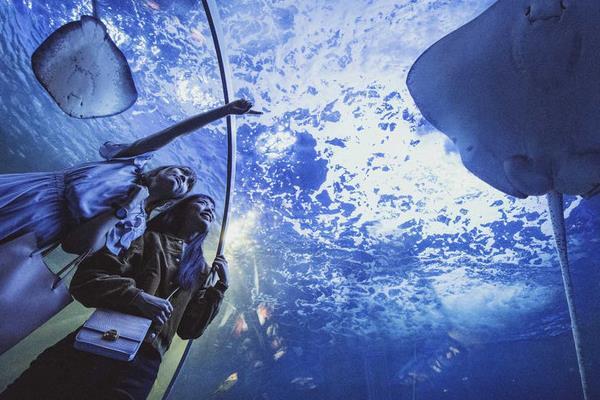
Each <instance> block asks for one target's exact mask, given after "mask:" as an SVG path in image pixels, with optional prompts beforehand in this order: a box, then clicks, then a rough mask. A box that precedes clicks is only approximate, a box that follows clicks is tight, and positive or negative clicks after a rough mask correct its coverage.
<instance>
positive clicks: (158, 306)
mask: <svg viewBox="0 0 600 400" xmlns="http://www.w3.org/2000/svg"><path fill="white" fill-rule="evenodd" d="M133 305H134V306H135V307H136V308H137V309H138V310H140V312H141V313H142V316H144V317H146V318H148V319H151V320H153V321H154V322H157V323H158V324H160V325H164V324H165V323H166V322H167V320H168V319H169V317H170V316H171V313H172V312H173V306H172V305H171V302H169V300H166V299H163V298H161V297H156V296H152V295H151V294H148V293H146V292H141V293H140V294H139V295H138V296H137V297H136V298H135V300H134V301H133Z"/></svg>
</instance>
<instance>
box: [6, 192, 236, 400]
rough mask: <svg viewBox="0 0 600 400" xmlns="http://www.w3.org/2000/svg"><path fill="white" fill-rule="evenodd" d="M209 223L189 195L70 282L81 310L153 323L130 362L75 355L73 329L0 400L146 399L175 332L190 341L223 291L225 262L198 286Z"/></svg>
mask: <svg viewBox="0 0 600 400" xmlns="http://www.w3.org/2000/svg"><path fill="white" fill-rule="evenodd" d="M214 218H215V217H214V202H213V201H212V199H211V198H210V197H208V196H204V195H194V196H189V197H187V198H185V199H183V200H181V201H180V202H178V203H177V204H176V205H175V206H173V207H172V208H170V209H169V210H167V211H165V212H164V213H162V214H161V215H160V216H158V217H156V218H155V219H154V220H152V221H151V222H150V223H149V224H148V229H147V231H146V233H145V234H144V235H143V236H142V237H141V238H139V239H137V240H135V241H134V242H133V244H132V245H131V247H130V248H129V249H128V250H126V251H124V252H123V254H122V255H121V256H120V257H118V256H115V255H114V254H112V253H111V252H110V251H108V250H107V249H103V250H101V251H99V252H97V253H96V254H94V255H92V256H91V257H89V258H87V259H86V260H85V261H84V262H83V263H82V265H81V266H80V267H79V269H78V270H77V272H76V274H75V276H74V277H73V281H72V283H71V292H72V294H73V296H74V297H75V298H76V299H77V300H79V301H80V302H82V303H83V304H84V305H86V306H88V307H102V308H107V309H112V310H115V311H119V312H125V313H131V314H137V315H141V316H145V317H147V318H150V319H152V320H153V321H154V323H153V325H152V327H151V328H150V332H151V333H150V334H149V335H148V336H147V340H146V341H145V342H144V343H143V344H142V346H141V348H140V350H139V351H138V353H137V355H136V357H135V358H134V359H133V361H131V362H125V361H117V360H113V359H110V358H106V357H102V356H98V355H94V354H91V353H86V352H82V351H78V350H76V349H74V347H73V343H74V338H75V335H76V332H73V333H72V334H70V335H68V336H67V337H65V338H64V339H63V340H61V341H60V342H58V343H57V344H55V345H54V346H52V347H50V348H48V349H46V350H45V351H44V352H43V353H42V354H41V355H40V356H39V357H38V358H37V359H36V360H35V361H34V362H33V363H32V364H31V366H30V367H29V369H28V370H27V371H25V372H24V373H23V374H22V375H21V376H20V377H19V378H18V379H17V380H16V381H15V382H14V383H13V384H11V385H9V386H8V387H7V388H6V390H5V391H4V392H3V393H1V394H0V400H8V399H19V400H30V399H31V400H33V399H36V400H37V399H46V400H52V399H56V400H58V399H60V400H69V399H113V400H117V399H136V400H137V399H145V398H146V397H147V396H148V394H149V392H150V390H151V389H152V385H153V384H154V381H155V379H156V376H157V373H158V369H159V367H160V363H161V361H162V356H163V355H164V353H165V352H166V351H167V350H168V348H169V346H170V344H171V340H172V339H173V337H174V335H175V333H177V334H178V335H179V336H180V337H181V338H182V339H191V338H197V337H199V336H200V335H202V333H203V332H204V330H205V329H206V327H207V326H208V324H209V323H210V322H211V321H212V320H213V319H214V317H215V316H216V315H217V313H218V311H219V307H220V304H221V302H222V299H223V295H224V292H225V290H226V289H227V286H228V265H227V261H226V260H225V258H224V257H222V256H218V257H217V258H216V259H215V261H214V262H213V270H214V271H215V272H216V274H217V276H218V281H217V283H216V284H215V285H213V286H210V287H208V288H205V282H206V278H207V274H208V265H207V263H206V261H205V260H204V257H203V252H202V244H203V242H204V239H205V238H206V234H207V233H208V230H209V228H210V226H211V224H212V221H213V220H214ZM177 288H180V289H179V290H177V291H176V293H175V294H174V295H173V296H172V298H171V301H168V300H166V298H167V297H169V295H171V294H172V293H173V292H174V291H175V290H176V289H177Z"/></svg>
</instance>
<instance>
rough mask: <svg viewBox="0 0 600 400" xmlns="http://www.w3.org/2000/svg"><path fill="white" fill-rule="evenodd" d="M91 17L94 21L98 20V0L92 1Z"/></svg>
mask: <svg viewBox="0 0 600 400" xmlns="http://www.w3.org/2000/svg"><path fill="white" fill-rule="evenodd" d="M92 15H93V16H94V18H96V19H100V7H99V6H98V0H92Z"/></svg>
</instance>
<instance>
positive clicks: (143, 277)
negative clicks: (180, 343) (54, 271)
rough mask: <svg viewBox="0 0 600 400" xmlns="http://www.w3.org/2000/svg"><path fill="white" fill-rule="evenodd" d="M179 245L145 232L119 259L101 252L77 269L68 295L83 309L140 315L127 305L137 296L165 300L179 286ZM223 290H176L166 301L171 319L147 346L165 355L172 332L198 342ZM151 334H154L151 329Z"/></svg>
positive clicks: (170, 238)
mask: <svg viewBox="0 0 600 400" xmlns="http://www.w3.org/2000/svg"><path fill="white" fill-rule="evenodd" d="M183 245H184V242H183V241H182V240H181V239H179V238H177V237H174V236H171V235H169V234H166V233H162V232H154V231H146V233H145V234H144V236H142V237H141V238H139V239H137V240H136V241H134V242H133V243H132V244H131V246H130V248H129V250H127V251H125V252H123V253H121V254H120V255H119V256H115V255H114V254H112V253H111V252H110V251H108V250H106V249H104V250H101V251H99V252H98V253H96V254H94V255H92V256H90V257H88V258H86V259H85V260H84V261H83V262H82V264H81V265H80V266H79V268H78V269H77V272H76V273H75V275H74V276H73V280H72V281H71V294H72V295H73V297H75V299H77V300H78V301H80V302H81V303H82V304H83V305H85V306H86V307H96V308H107V309H112V310H115V311H120V312H124V313H130V314H139V311H138V310H137V309H136V308H135V307H133V305H132V303H133V300H134V299H135V297H136V296H138V295H139V293H140V292H141V291H144V292H146V293H148V294H151V295H154V296H158V297H162V298H167V297H169V295H170V294H171V293H172V292H173V291H174V290H175V289H176V288H177V287H178V285H177V274H178V269H179V264H180V261H181V258H182V253H183ZM224 290H225V288H224V287H223V286H220V285H217V287H210V288H208V289H203V288H199V287H195V288H192V289H187V290H184V289H181V290H179V291H178V292H177V293H176V294H175V295H174V296H173V297H172V298H171V300H170V301H171V304H172V305H173V312H172V314H171V317H170V318H169V320H168V322H167V323H166V324H165V325H164V326H163V327H162V328H161V329H160V332H158V335H157V336H156V338H155V339H154V340H153V341H152V343H151V344H152V347H154V348H155V349H156V350H158V352H159V353H160V354H164V353H165V351H167V349H168V348H169V346H170V344H171V340H172V339H173V336H174V335H175V333H177V334H178V335H179V336H180V337H181V338H182V339H194V338H198V337H200V335H202V333H204V330H205V329H206V327H207V326H208V324H210V322H211V321H212V320H213V319H214V318H215V316H216V315H217V313H218V312H219V306H220V305H221V302H222V300H223V292H224ZM150 329H151V330H152V329H154V330H155V331H156V327H155V326H154V325H153V326H152V327H151V328H150Z"/></svg>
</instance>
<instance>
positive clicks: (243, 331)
mask: <svg viewBox="0 0 600 400" xmlns="http://www.w3.org/2000/svg"><path fill="white" fill-rule="evenodd" d="M100 3H101V4H102V5H103V7H104V8H103V12H102V15H103V20H104V22H105V23H106V24H107V26H108V27H109V30H110V33H111V36H112V37H113V39H114V40H115V42H116V43H117V45H118V46H119V47H120V49H121V50H122V51H123V52H124V54H125V55H126V57H127V58H128V60H129V62H130V64H131V66H132V71H133V74H134V79H135V81H136V85H137V88H138V91H139V92H140V98H139V100H138V102H137V103H136V105H134V106H133V107H132V108H131V109H130V110H128V111H127V112H125V113H123V114H121V115H119V116H115V117H111V118H105V119H97V120H85V121H82V120H75V119H72V118H69V117H67V116H66V115H64V114H63V113H62V112H61V111H60V110H59V109H58V107H56V105H55V104H54V103H53V102H52V100H51V99H50V98H49V97H48V96H47V94H46V93H45V92H44V91H43V89H42V88H41V87H40V86H39V84H38V83H37V82H36V81H35V78H34V76H33V73H32V72H31V68H30V65H29V57H30V55H31V53H32V52H33V50H34V49H35V48H36V46H37V45H38V44H39V43H41V41H42V40H43V39H44V38H45V37H47V35H49V34H50V33H51V32H52V31H53V30H54V29H56V28H58V27H59V26H61V25H62V24H64V23H66V22H68V21H71V20H74V19H77V18H78V17H79V16H80V15H81V14H82V13H88V14H89V13H90V4H89V2H82V1H72V0H69V1H58V0H52V1H48V0H45V1H20V0H14V1H8V0H6V1H1V2H0V29H1V30H2V32H1V37H0V46H1V47H0V51H1V54H2V57H1V61H0V62H1V65H0V92H1V93H2V101H1V102H0V115H1V120H2V124H1V125H0V157H1V158H0V159H1V160H2V163H1V166H0V172H18V171H40V170H53V169H58V168H61V167H64V166H67V165H72V164H75V163H80V162H84V161H88V160H93V159H97V158H98V156H97V154H96V151H97V148H98V146H99V144H100V143H102V142H104V141H105V140H113V141H131V140H133V139H135V138H138V137H140V136H143V135H145V134H148V133H152V132H154V131H156V130H158V129H161V128H163V127H166V126H168V125H169V124H172V123H173V122H175V121H178V120H180V119H182V118H185V117H186V116H188V115H192V114H194V113H198V112H201V111H203V110H206V109H208V108H210V107H214V106H216V105H219V104H221V99H222V94H221V92H220V81H219V75H218V74H219V73H218V68H217V61H216V57H215V53H214V50H213V48H212V40H211V36H210V31H209V30H208V25H207V22H206V18H205V16H204V13H203V10H202V7H201V6H200V4H199V3H197V2H195V1H191V0H190V1H187V0H171V1H166V0H160V1H159V0H135V1H133V0H129V1H125V0H123V1H116V0H110V1H109V0H103V1H100ZM217 3H218V5H219V11H220V16H221V19H222V23H223V28H224V30H225V32H224V34H225V37H224V38H223V43H224V44H225V47H226V48H227V51H228V53H229V55H230V61H231V64H232V69H233V78H234V82H233V85H234V87H235V89H236V93H237V96H243V97H246V98H249V99H250V100H252V101H253V102H254V103H255V104H256V108H257V109H259V110H262V111H264V115H263V116H261V117H250V116H247V117H240V118H238V124H239V129H238V141H239V143H238V146H239V148H238V178H237V182H236V187H237V189H236V190H237V191H236V194H235V200H234V215H233V220H232V221H233V222H232V226H231V227H230V230H229V236H228V238H229V239H228V247H227V251H226V255H227V257H228V258H229V260H230V264H231V265H232V281H233V282H232V288H231V290H230V291H228V293H227V299H226V303H225V305H224V307H223V308H222V310H221V313H220V316H219V317H218V318H217V319H216V320H215V321H214V323H213V325H212V326H211V327H210V329H209V331H208V332H207V333H206V335H205V336H204V337H203V338H201V339H200V340H198V341H196V342H195V344H194V346H193V347H192V350H191V353H190V356H189V358H188V359H187V361H186V364H185V366H184V368H183V370H182V374H181V376H180V379H179V380H178V381H177V384H176V385H175V388H174V392H173V396H174V397H173V398H176V399H180V398H182V399H183V398H201V399H204V398H206V399H213V398H214V399H271V400H272V399H306V398H311V399H348V400H350V399H352V400H354V399H370V400H387V399H433V400H435V399H474V400H475V399H478V400H479V399H526V400H528V399H578V398H581V389H580V386H579V375H578V372H577V364H576V360H575V353H574V348H573V343H572V339H571V337H570V326H569V320H568V313H567V308H566V302H565V300H564V295H563V290H562V282H561V277H560V271H559V267H558V260H557V257H556V255H555V251H554V247H553V243H552V237H551V226H550V222H549V218H548V214H547V212H546V209H545V201H544V200H543V199H541V198H533V197H532V198H529V199H526V200H518V199H515V198H512V197H509V196H506V195H503V194H502V193H500V192H498V191H496V190H495V189H492V188H491V187H489V186H487V185H486V184H485V183H483V182H481V181H479V180H478V179H477V178H475V177H474V176H472V175H471V174H470V173H468V172H467V170H466V169H465V168H464V167H463V166H462V164H461V163H460V159H459V157H458V155H457V153H456V151H455V149H454V148H453V147H452V144H451V143H450V142H448V141H447V140H446V138H445V136H443V135H442V134H440V133H438V132H436V131H435V130H434V128H433V127H431V126H430V125H429V124H428V123H427V122H426V121H425V120H424V119H423V117H422V116H421V115H420V113H419V111H418V110H417V108H416V107H415V105H414V104H413V102H412V100H411V98H410V96H409V94H408V91H407V89H406V86H405V83H404V82H405V78H406V73H407V71H408V68H409V67H410V65H411V64H412V62H414V60H415V58H416V57H417V56H418V55H419V54H420V53H421V52H422V51H424V50H425V49H426V48H427V47H428V46H429V45H431V44H432V43H433V42H435V41H436V40H438V39H439V38H441V37H442V36H444V35H445V34H447V33H449V32H451V31H452V30H454V29H456V28H457V27H459V26H461V25H463V24H464V23H466V22H468V21H469V20H471V19H472V18H474V17H475V16H477V15H478V14H479V13H481V12H482V11H483V10H485V9H486V8H487V7H488V6H490V5H491V4H492V3H493V2H492V1H489V0H464V1H463V0H452V1H434V0H429V1H428V0H412V1H410V0H399V1H375V0H364V1H363V0H350V1H342V0H327V1H325V0H323V1H304V2H298V1H271V2H268V1H264V2H263V1H261V2H258V1H252V0H247V1H242V0H228V1H217ZM225 146H226V138H225V130H224V125H223V124H214V125H212V126H210V127H207V128H206V129H203V130H202V131H201V132H198V133H196V134H194V135H191V136H188V137H186V138H183V139H180V140H178V141H177V142H176V143H174V144H172V145H170V146H169V147H168V148H166V149H164V150H162V151H161V152H159V154H157V155H156V157H155V159H154V163H155V164H156V165H158V164H166V163H179V164H190V165H192V166H193V167H194V168H195V169H196V170H197V172H198V173H199V175H201V176H202V180H201V181H202V182H201V185H200V190H201V191H204V192H208V193H209V194H211V195H212V196H213V197H215V198H217V199H218V201H221V202H222V199H223V191H224V177H225V156H226V153H225V149H226V147H225ZM566 202H567V207H566V208H567V210H566V216H567V218H566V222H567V233H568V237H569V246H570V257H571V262H572V269H573V272H574V283H575V287H576V290H575V293H576V299H575V300H576V304H577V306H578V307H579V309H580V311H581V314H582V317H581V319H582V323H583V336H584V343H585V347H586V350H587V353H588V364H589V367H590V376H592V377H593V376H595V375H597V374H598V372H600V371H598V369H597V365H598V363H599V362H600V354H598V353H599V351H600V350H599V348H598V346H597V340H596V336H595V332H597V329H598V327H599V325H600V324H599V321H598V315H600V314H599V311H600V302H599V296H598V293H599V284H598V282H600V280H599V275H600V261H598V258H597V256H596V254H597V253H598V249H599V246H600V244H599V237H600V235H599V234H600V228H598V225H599V222H600V212H599V211H600V199H599V198H595V199H591V200H582V199H580V198H576V197H567V198H566ZM215 236H216V235H213V238H212V242H211V243H212V244H211V245H212V246H213V247H214V242H215ZM211 251H212V252H214V250H209V252H208V253H209V254H212V253H211ZM84 314H85V311H84V310H82V309H81V308H79V309H73V310H71V311H69V313H68V316H67V317H64V318H62V319H61V318H55V319H53V320H52V321H50V323H49V324H48V326H46V327H44V329H43V330H42V333H39V334H38V335H37V336H36V337H35V338H34V339H31V340H29V341H26V342H24V343H23V344H21V345H20V347H19V348H18V349H16V350H15V351H14V352H13V353H10V354H8V353H7V354H6V355H4V356H3V357H0V364H1V365H2V366H3V368H1V369H0V370H2V372H1V373H0V375H1V377H0V378H1V379H0V386H3V385H4V384H6V383H8V382H9V381H10V380H11V379H14V375H15V374H17V375H18V370H20V369H22V368H24V366H25V365H26V362H28V358H27V357H29V358H31V357H33V356H34V355H35V353H36V352H39V351H41V350H42V349H43V348H44V347H45V346H47V345H49V344H51V343H52V341H53V340H56V339H57V338H59V337H61V335H62V334H64V333H66V332H69V331H70V330H71V329H73V328H75V327H76V326H77V323H78V321H80V320H81V318H84V316H82V315H84ZM59 317H60V316H59ZM78 318H79V319H78ZM174 347H176V348H175V349H174V350H173V354H174V355H173V360H169V362H167V363H165V365H166V367H165V369H164V370H163V371H162V372H163V374H164V375H165V376H166V378H162V380H161V381H160V382H159V384H157V387H156V388H155V389H156V390H155V393H154V395H153V396H155V398H160V397H159V396H160V393H161V391H162V390H164V386H165V384H166V382H168V378H169V376H170V373H171V372H172V369H173V367H174V365H175V364H176V362H177V361H178V354H179V353H177V352H178V351H179V352H180V350H181V347H182V346H181V344H179V345H177V346H174ZM25 354H26V355H27V356H25ZM3 358H4V360H3ZM14 360H18V362H14ZM8 366H10V367H8ZM19 368H20V369H19ZM169 368H170V369H169ZM592 385H593V386H594V385H595V387H593V388H592V389H593V391H594V393H596V394H597V396H600V394H598V393H600V388H599V387H597V386H598V384H597V383H594V382H592Z"/></svg>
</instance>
